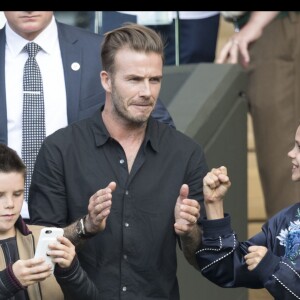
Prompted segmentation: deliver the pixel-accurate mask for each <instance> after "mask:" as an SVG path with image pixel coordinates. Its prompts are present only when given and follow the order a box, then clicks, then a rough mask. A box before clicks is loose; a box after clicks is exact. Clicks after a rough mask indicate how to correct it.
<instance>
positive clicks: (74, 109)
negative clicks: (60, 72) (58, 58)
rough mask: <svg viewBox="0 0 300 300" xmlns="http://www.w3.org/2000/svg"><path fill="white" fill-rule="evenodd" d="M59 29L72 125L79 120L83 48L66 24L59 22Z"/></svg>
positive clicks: (69, 120) (68, 109) (69, 121)
mask: <svg viewBox="0 0 300 300" xmlns="http://www.w3.org/2000/svg"><path fill="white" fill-rule="evenodd" d="M57 28H58V39H59V45H60V51H61V55H62V62H63V68H64V76H65V84H66V96H67V114H68V123H69V124H70V123H72V122H74V121H76V120H77V119H78V111H79V99H80V81H81V48H80V47H79V46H78V37H76V36H74V35H73V34H72V33H71V32H68V28H67V27H66V26H65V25H64V24H61V23H59V22H57ZM78 67H79V68H78Z"/></svg>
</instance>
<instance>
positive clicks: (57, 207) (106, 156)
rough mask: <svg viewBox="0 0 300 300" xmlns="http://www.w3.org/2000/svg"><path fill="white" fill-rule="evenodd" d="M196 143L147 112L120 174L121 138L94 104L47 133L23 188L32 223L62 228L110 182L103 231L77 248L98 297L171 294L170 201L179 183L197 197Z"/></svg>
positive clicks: (174, 286)
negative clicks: (82, 116) (130, 160)
mask: <svg viewBox="0 0 300 300" xmlns="http://www.w3.org/2000/svg"><path fill="white" fill-rule="evenodd" d="M207 171H208V169H207V164H206V160H205V156H204V153H203V150H202V148H201V147H200V145H198V144H197V143H196V142H194V141H193V140H192V139H191V138H189V137H187V136H185V135H184V134H182V133H181V132H179V131H177V130H175V129H174V128H171V127H170V126H168V125H166V124H163V123H161V122H158V121H156V120H154V119H152V118H151V117H150V119H149V122H148V126H147V130H146V135H145V139H144V142H143V144H142V145H141V147H140V149H139V152H138V154H137V157H136V159H135V161H134V164H133V166H132V170H131V172H130V173H128V168H127V161H126V155H125V152H124V150H123V148H122V147H121V145H120V144H119V143H118V142H117V141H116V140H114V139H113V138H111V137H110V135H109V133H108V131H107V129H106V128H105V125H104V123H103V120H102V116H101V112H100V111H98V112H97V113H96V114H95V115H94V116H93V117H92V118H89V119H86V120H83V121H80V122H77V123H73V124H71V125H69V126H67V127H66V128H63V129H60V130H58V131H56V132H55V133H54V134H52V135H50V136H48V137H47V138H46V139H45V141H44V143H43V145H42V147H41V150H40V152H39V155H38V157H37V160H36V166H35V170H34V174H33V178H32V185H31V189H30V200H29V212H30V217H31V221H32V222H33V223H34V224H44V225H51V226H60V227H64V226H66V225H68V224H70V223H71V222H73V221H75V220H76V219H78V218H79V217H80V216H83V215H84V214H86V213H87V206H88V202H89V198H90V197H91V196H92V195H93V194H94V193H95V192H96V191H97V190H99V189H101V188H104V187H106V186H107V185H108V183H109V182H111V181H115V182H116V183H117V188H116V191H114V192H113V199H112V209H111V212H110V215H109V217H108V219H107V225H106V228H105V230H104V231H103V232H101V233H99V234H98V235H97V236H95V237H93V238H91V239H90V240H88V241H87V242H86V243H85V245H84V248H83V249H82V250H81V251H80V252H79V259H80V262H81V264H82V267H83V268H84V269H85V270H86V272H87V273H88V275H89V276H90V278H91V279H92V280H93V281H94V282H95V284H96V286H97V287H98V289H99V294H100V295H101V299H109V300H114V299H127V300H135V299H136V300H141V299H156V300H157V299H170V300H176V299H179V291H178V282H177V277H176V269H177V262H176V241H177V237H176V234H175V231H174V227H173V225H174V207H175V203H176V200H177V197H178V195H179V190H180V187H181V185H182V184H184V183H186V184H188V185H189V188H190V194H189V198H193V199H197V200H199V201H200V202H201V207H202V203H203V193H202V180H203V177H204V176H205V174H206V173H207Z"/></svg>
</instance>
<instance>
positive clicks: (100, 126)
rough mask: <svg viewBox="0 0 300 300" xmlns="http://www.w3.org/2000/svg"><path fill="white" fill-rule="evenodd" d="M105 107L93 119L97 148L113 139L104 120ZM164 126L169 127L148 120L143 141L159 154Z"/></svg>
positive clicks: (150, 119)
mask: <svg viewBox="0 0 300 300" xmlns="http://www.w3.org/2000/svg"><path fill="white" fill-rule="evenodd" d="M103 108H104V106H102V107H101V109H100V110H98V111H97V112H96V113H95V114H94V116H93V117H92V122H93V127H92V128H93V132H94V137H95V142H96V146H97V147H99V146H102V145H104V144H105V143H106V142H108V141H109V139H110V138H111V136H110V134H109V132H108V131H107V129H106V127H105V125H104V122H103V119H102V114H101V112H102V110H103ZM161 125H162V126H168V125H165V124H163V123H161V124H160V122H158V121H157V120H155V119H153V118H152V117H151V116H150V118H149V120H148V125H147V129H146V134H145V139H144V141H143V145H144V146H146V145H147V144H148V143H149V145H150V146H151V147H152V149H153V150H154V151H156V152H159V138H160V131H161V128H160V127H161Z"/></svg>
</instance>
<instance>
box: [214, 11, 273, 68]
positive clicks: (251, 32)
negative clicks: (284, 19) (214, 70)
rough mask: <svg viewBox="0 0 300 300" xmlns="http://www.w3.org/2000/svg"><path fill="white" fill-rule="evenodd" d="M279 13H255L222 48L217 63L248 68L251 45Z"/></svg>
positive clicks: (252, 13)
mask: <svg viewBox="0 0 300 300" xmlns="http://www.w3.org/2000/svg"><path fill="white" fill-rule="evenodd" d="M278 13H279V11H253V12H251V15H250V18H249V20H248V22H247V23H246V24H245V25H244V26H243V27H242V28H241V30H240V31H239V32H235V33H234V34H233V35H232V36H231V37H230V38H229V40H228V42H227V43H226V44H225V45H224V46H223V47H222V49H221V51H220V54H219V56H218V57H217V59H216V63H218V64H222V63H230V64H236V63H240V64H241V65H242V66H243V67H245V68H246V67H247V66H248V64H249V62H250V55H249V51H248V50H249V45H250V44H251V43H253V42H255V41H256V40H258V39H259V38H260V37H261V35H262V33H263V30H264V28H265V27H266V26H267V25H268V24H269V23H270V22H271V21H272V20H274V19H275V17H276V16H277V15H278Z"/></svg>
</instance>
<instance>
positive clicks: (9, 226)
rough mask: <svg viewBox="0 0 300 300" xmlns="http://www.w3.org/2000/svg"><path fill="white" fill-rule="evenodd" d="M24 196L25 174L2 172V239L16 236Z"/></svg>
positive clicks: (0, 212) (0, 206)
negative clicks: (16, 225) (16, 224)
mask: <svg viewBox="0 0 300 300" xmlns="http://www.w3.org/2000/svg"><path fill="white" fill-rule="evenodd" d="M23 196H24V175H23V173H17V172H10V173H3V172H0V239H6V238H9V237H13V236H15V228H14V226H15V223H16V221H17V219H18V217H19V215H20V211H21V208H22V204H23Z"/></svg>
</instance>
